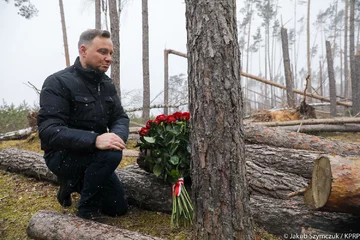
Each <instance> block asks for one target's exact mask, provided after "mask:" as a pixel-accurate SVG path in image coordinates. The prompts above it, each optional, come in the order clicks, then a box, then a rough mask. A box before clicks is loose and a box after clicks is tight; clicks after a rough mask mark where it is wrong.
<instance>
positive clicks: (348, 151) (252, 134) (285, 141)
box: [245, 124, 360, 156]
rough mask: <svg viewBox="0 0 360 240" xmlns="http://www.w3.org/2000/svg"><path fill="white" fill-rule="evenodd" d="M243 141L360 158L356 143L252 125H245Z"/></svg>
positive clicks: (359, 149)
mask: <svg viewBox="0 0 360 240" xmlns="http://www.w3.org/2000/svg"><path fill="white" fill-rule="evenodd" d="M245 140H246V142H247V143H250V144H251V143H256V144H266V145H269V146H273V147H282V148H288V149H303V150H312V151H319V152H324V153H330V154H339V155H359V156H360V145H359V144H356V143H349V142H342V141H338V140H331V139H327V138H324V137H317V136H312V135H307V134H304V133H295V132H289V131H286V130H282V129H279V128H268V127H263V126H260V125H253V124H247V125H245Z"/></svg>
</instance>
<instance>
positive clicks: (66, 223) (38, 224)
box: [26, 210, 160, 240]
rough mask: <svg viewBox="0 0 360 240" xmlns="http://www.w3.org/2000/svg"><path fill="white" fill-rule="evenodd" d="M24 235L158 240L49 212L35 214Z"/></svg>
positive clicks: (57, 239)
mask: <svg viewBox="0 0 360 240" xmlns="http://www.w3.org/2000/svg"><path fill="white" fill-rule="evenodd" d="M26 233H27V235H28V236H29V237H30V238H31V239H35V240H40V239H41V240H43V239H51V240H66V239H96V240H108V239H112V240H132V239H134V240H138V239H142V240H160V238H157V237H152V236H149V235H143V234H140V233H138V232H134V231H129V230H126V229H121V228H118V227H113V226H110V225H107V224H101V223H97V222H94V221H89V220H84V219H81V218H78V217H75V216H73V215H68V214H61V213H58V212H55V211H49V210H40V211H38V212H36V213H35V214H34V215H33V216H32V217H31V219H30V223H29V225H28V227H27V229H26Z"/></svg>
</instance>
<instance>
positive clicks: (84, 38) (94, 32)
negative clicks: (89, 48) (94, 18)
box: [78, 29, 111, 49]
mask: <svg viewBox="0 0 360 240" xmlns="http://www.w3.org/2000/svg"><path fill="white" fill-rule="evenodd" d="M96 37H104V38H110V37H111V34H110V32H109V31H108V30H100V29H89V30H86V31H85V32H83V33H82V34H81V35H80V39H79V42H78V49H80V47H81V45H83V44H91V42H92V40H94V38H96Z"/></svg>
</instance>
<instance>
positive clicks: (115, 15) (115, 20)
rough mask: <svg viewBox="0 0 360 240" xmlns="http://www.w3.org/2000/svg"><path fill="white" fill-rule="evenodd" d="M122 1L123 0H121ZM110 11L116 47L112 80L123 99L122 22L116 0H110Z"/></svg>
mask: <svg viewBox="0 0 360 240" xmlns="http://www.w3.org/2000/svg"><path fill="white" fill-rule="evenodd" d="M120 1H121V0H120ZM108 2H109V9H110V31H111V40H112V42H113V45H114V52H113V55H112V59H113V61H112V64H111V78H112V80H113V81H114V84H115V87H116V91H117V93H118V95H119V97H120V98H121V90H120V89H121V88H120V21H119V12H118V8H117V1H116V0H109V1H108Z"/></svg>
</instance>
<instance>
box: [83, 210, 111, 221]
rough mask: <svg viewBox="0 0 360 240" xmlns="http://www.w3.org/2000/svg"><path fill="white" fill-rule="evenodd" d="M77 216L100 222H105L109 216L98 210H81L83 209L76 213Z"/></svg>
mask: <svg viewBox="0 0 360 240" xmlns="http://www.w3.org/2000/svg"><path fill="white" fill-rule="evenodd" d="M76 216H78V217H80V218H83V219H87V220H92V221H95V222H99V223H105V222H106V221H105V220H106V219H107V216H105V215H103V214H101V213H99V212H98V211H96V212H81V211H78V212H77V213H76Z"/></svg>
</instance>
